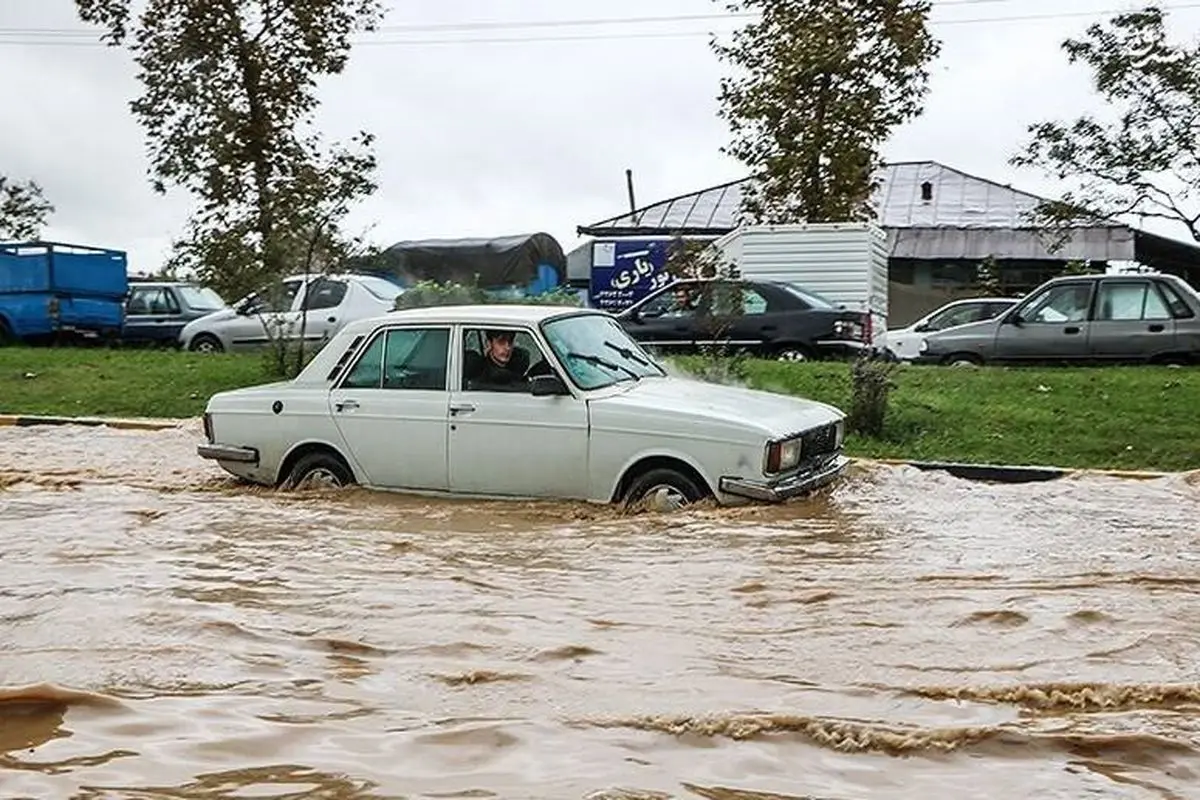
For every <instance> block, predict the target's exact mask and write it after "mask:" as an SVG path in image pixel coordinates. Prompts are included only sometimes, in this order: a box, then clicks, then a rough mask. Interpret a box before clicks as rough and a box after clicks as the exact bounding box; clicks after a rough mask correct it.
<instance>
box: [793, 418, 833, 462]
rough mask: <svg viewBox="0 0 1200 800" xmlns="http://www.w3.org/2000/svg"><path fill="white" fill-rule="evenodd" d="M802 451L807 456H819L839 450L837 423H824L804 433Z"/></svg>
mask: <svg viewBox="0 0 1200 800" xmlns="http://www.w3.org/2000/svg"><path fill="white" fill-rule="evenodd" d="M802 441H803V444H802V445H801V452H802V453H803V454H804V455H805V456H819V455H824V454H826V453H832V452H834V451H835V450H837V423H832V424H829V425H822V426H821V427H820V428H816V429H814V430H811V431H808V432H807V433H805V434H804V437H803V440H802Z"/></svg>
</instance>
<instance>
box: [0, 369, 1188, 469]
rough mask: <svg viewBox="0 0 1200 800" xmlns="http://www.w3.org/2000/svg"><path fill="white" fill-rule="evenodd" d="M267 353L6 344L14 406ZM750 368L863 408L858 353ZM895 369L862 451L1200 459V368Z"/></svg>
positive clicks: (123, 411) (186, 383)
mask: <svg viewBox="0 0 1200 800" xmlns="http://www.w3.org/2000/svg"><path fill="white" fill-rule="evenodd" d="M264 363H265V362H264V359H263V357H262V356H261V355H258V354H249V355H218V356H211V355H209V356H203V355H197V354H191V353H180V352H172V351H146V350H107V349H99V348H97V349H74V348H63V349H50V348H24V347H11V348H0V413H5V414H50V415H68V416H137V417H174V418H180V417H194V416H198V415H199V414H200V413H201V412H202V411H203V410H204V406H205V403H206V402H207V401H208V398H209V397H210V396H211V395H212V394H214V393H215V392H219V391H223V390H225V389H232V388H236V387H239V386H248V385H251V384H256V383H266V382H269V381H270V380H272V378H271V377H270V376H268V374H267V373H266V371H265V370H264ZM677 363H679V365H680V366H682V367H684V368H687V367H688V366H689V365H690V364H693V363H695V362H694V360H692V359H677ZM747 369H748V371H749V378H748V382H749V384H750V385H751V386H753V387H755V388H761V389H767V390H770V391H775V392H782V393H787V394H796V395H801V396H804V397H811V398H813V399H817V400H822V401H824V402H827V403H831V404H833V405H835V406H838V407H840V408H848V407H849V399H850V371H849V367H848V366H847V365H846V364H837V363H811V364H784V363H778V362H771V361H750V362H748V363H747ZM26 375H32V376H34V377H26ZM894 380H895V382H896V388H895V389H893V391H892V394H891V401H890V404H889V408H888V415H887V420H886V423H885V432H884V435H883V437H882V438H881V439H878V440H871V439H863V438H860V437H856V436H850V437H848V439H847V449H848V450H849V452H850V453H851V454H852V455H856V456H865V457H874V458H905V459H922V460H939V461H940V460H949V461H964V462H973V463H1005V464H1045V465H1053V466H1063V467H1081V468H1087V467H1092V468H1112V469H1146V470H1187V469H1198V468H1200V370H1197V369H1169V368H1165V367H1106V368H1095V369H1086V368H1085V369H1077V368H1060V369H999V368H987V369H979V370H975V369H948V368H941V367H913V366H906V367H902V368H901V369H899V370H897V371H896V372H895V374H894Z"/></svg>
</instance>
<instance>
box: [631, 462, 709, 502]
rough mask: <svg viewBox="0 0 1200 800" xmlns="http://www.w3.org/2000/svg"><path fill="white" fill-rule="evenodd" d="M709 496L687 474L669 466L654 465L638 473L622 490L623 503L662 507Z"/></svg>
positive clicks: (696, 500) (695, 500)
mask: <svg viewBox="0 0 1200 800" xmlns="http://www.w3.org/2000/svg"><path fill="white" fill-rule="evenodd" d="M707 496H708V492H706V491H705V490H704V489H703V488H702V487H701V486H699V485H697V483H696V481H695V480H694V479H692V478H691V477H690V476H688V475H685V474H684V473H682V472H680V471H679V470H676V469H671V468H670V467H656V468H655V469H652V470H649V471H648V472H646V473H644V474H642V475H639V476H638V477H637V478H636V479H634V481H633V482H632V483H630V484H629V489H628V490H627V491H626V492H625V498H624V501H625V506H626V508H632V507H633V506H636V505H639V504H642V503H644V504H645V505H647V506H649V507H651V508H655V509H661V510H672V509H676V508H681V507H683V506H686V505H690V504H692V503H696V502H699V501H700V500H703V499H704V498H705V497H707Z"/></svg>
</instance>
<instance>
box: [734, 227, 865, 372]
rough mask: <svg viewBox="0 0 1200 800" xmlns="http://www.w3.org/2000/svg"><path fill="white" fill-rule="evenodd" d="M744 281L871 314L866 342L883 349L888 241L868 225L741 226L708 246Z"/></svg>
mask: <svg viewBox="0 0 1200 800" xmlns="http://www.w3.org/2000/svg"><path fill="white" fill-rule="evenodd" d="M712 247H714V248H716V249H717V250H718V251H719V253H720V257H721V260H722V261H724V262H725V263H727V264H731V265H732V266H734V267H735V268H736V269H737V270H738V272H739V273H740V275H741V276H742V277H743V278H752V279H756V280H767V281H778V282H781V283H796V284H799V285H801V286H803V287H804V288H805V289H808V290H809V291H813V292H816V293H817V294H820V295H823V296H824V297H826V298H827V299H829V300H831V301H833V302H834V303H837V304H839V305H843V306H845V307H846V308H847V309H849V310H853V311H869V312H870V316H869V319H870V330H869V331H868V332H867V337H866V338H867V342H868V343H869V345H870V346H871V347H872V348H875V349H878V350H882V349H883V348H884V346H885V336H886V334H887V318H888V243H887V233H886V232H885V231H884V230H883V228H881V227H879V226H878V225H875V224H872V223H857V222H828V223H812V224H807V223H799V224H792V225H743V226H742V227H739V228H737V229H735V230H733V231H731V232H729V233H727V234H725V235H724V236H722V237H721V238H719V239H717V240H716V241H714V242H713V243H712Z"/></svg>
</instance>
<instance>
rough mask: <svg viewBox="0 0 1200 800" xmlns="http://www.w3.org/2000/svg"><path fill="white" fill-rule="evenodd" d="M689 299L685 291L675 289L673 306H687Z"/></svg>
mask: <svg viewBox="0 0 1200 800" xmlns="http://www.w3.org/2000/svg"><path fill="white" fill-rule="evenodd" d="M691 299H692V298H691V296H690V295H689V294H688V290H687V289H676V290H675V305H677V306H680V307H682V306H686V305H687V304H688V301H689V300H691Z"/></svg>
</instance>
